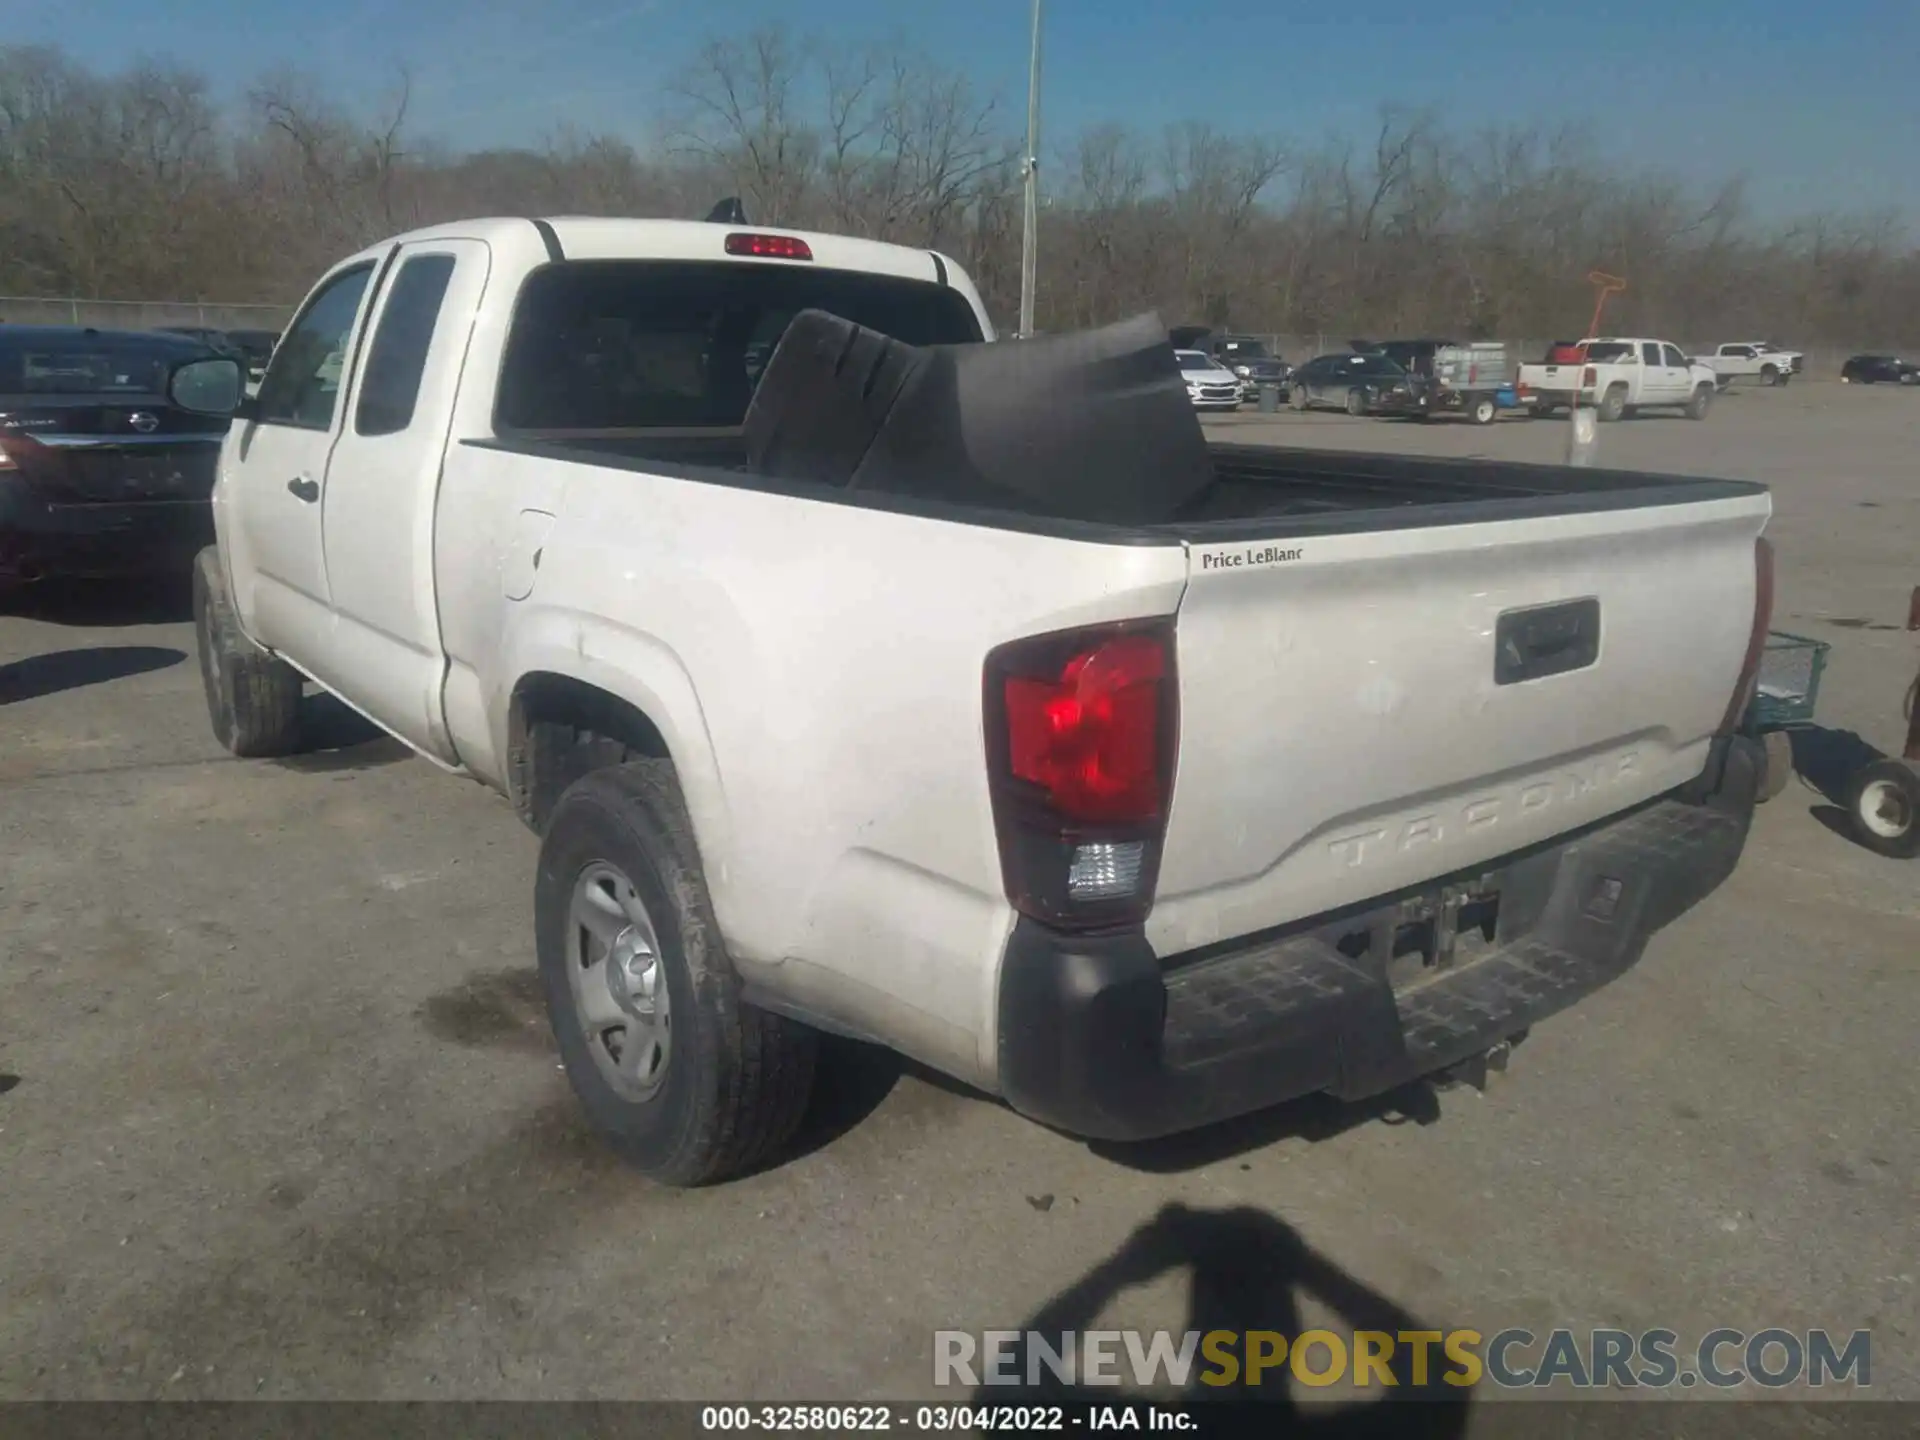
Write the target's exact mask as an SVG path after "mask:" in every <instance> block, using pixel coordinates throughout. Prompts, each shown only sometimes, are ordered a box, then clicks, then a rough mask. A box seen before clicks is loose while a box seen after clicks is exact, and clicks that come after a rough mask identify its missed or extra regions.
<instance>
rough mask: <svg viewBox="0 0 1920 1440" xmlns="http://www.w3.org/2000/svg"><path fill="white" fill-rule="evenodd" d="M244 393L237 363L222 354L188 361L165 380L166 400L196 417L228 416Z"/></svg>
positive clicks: (238, 405)
mask: <svg viewBox="0 0 1920 1440" xmlns="http://www.w3.org/2000/svg"><path fill="white" fill-rule="evenodd" d="M245 394H246V386H245V383H244V379H243V377H242V375H241V370H240V362H239V361H238V360H234V359H231V358H229V357H228V356H225V355H214V356H209V357H208V358H206V359H204V360H189V361H187V362H186V363H185V364H184V365H176V366H174V368H173V373H172V374H171V375H169V376H168V377H167V399H169V400H171V401H172V402H173V403H174V404H175V405H177V406H179V407H180V408H181V409H182V410H190V411H192V412H193V413H194V414H196V415H231V414H233V412H234V411H236V410H238V409H239V408H240V401H241V398H242V397H243V396H244V395H245Z"/></svg>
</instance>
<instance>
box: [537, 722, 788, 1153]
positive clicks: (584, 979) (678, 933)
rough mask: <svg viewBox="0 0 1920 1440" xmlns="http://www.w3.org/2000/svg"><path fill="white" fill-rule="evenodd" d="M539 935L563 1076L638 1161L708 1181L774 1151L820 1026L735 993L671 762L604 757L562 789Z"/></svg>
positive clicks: (543, 851)
mask: <svg viewBox="0 0 1920 1440" xmlns="http://www.w3.org/2000/svg"><path fill="white" fill-rule="evenodd" d="M534 936H535V941H536V948H537V950H538V953H539V958H540V974H541V981H542V988H543V989H544V991H545V992H546V1001H547V1014H548V1016H549V1018H550V1020H551V1021H552V1024H553V1032H554V1038H555V1039H556V1040H557V1041H558V1042H559V1046H560V1058H561V1061H562V1063H563V1066H564V1068H565V1070H566V1072H567V1078H568V1080H569V1081H571V1082H572V1084H573V1089H574V1093H575V1094H576V1095H577V1096H579V1098H580V1103H581V1105H582V1106H583V1107H584V1108H585V1110H586V1112H587V1116H588V1119H589V1120H591V1121H592V1123H593V1125H594V1126H595V1128H597V1129H598V1130H599V1131H600V1132H601V1133H602V1134H603V1135H604V1136H605V1137H606V1138H607V1140H608V1141H609V1142H610V1143H611V1144H612V1145H613V1146H614V1147H615V1148H616V1149H618V1150H619V1151H620V1152H621V1153H622V1154H623V1155H624V1156H625V1157H626V1158H627V1159H628V1160H630V1161H631V1162H632V1164H633V1165H634V1167H635V1168H636V1169H638V1170H639V1171H640V1172H641V1173H642V1174H644V1175H646V1176H648V1177H649V1178H651V1179H653V1180H656V1181H658V1182H660V1183H661V1184H664V1185H701V1184H706V1183H709V1182H712V1181H716V1180H724V1179H728V1178H730V1177H732V1176H735V1175H739V1174H741V1173H743V1172H745V1171H748V1170H752V1169H754V1168H756V1167H758V1166H760V1165H762V1164H765V1163H767V1162H769V1161H771V1160H773V1159H776V1158H777V1157H778V1155H779V1153H780V1151H781V1150H782V1148H783V1147H784V1146H785V1145H786V1144H787V1142H788V1141H789V1140H790V1139H791V1138H792V1137H793V1133H794V1131H795V1130H796V1129H797V1128H798V1127H799V1124H800V1120H801V1117H802V1116H803V1115H804V1114H805V1112H806V1107H807V1100H808V1097H809V1095H810V1094H811V1092H812V1089H813V1074H814V1064H815V1059H816V1055H817V1050H818V1036H817V1035H816V1034H815V1032H814V1031H812V1030H810V1029H808V1028H807V1027H806V1026H804V1025H801V1024H798V1023H797V1022H795V1021H792V1020H789V1019H787V1018H786V1017H784V1016H781V1015H775V1014H772V1013H771V1012H769V1011H765V1010H761V1009H758V1008H756V1007H755V1006H753V1005H750V1004H748V1003H747V1002H746V1001H745V1000H743V999H742V998H741V995H740V980H739V977H738V976H737V975H736V974H735V972H734V968H733V963H732V961H731V960H730V959H729V958H728V956H727V953H726V947H725V944H724V943H723V941H722V939H721V936H720V929H719V925H718V923H717V922H716V921H715V919H714V916H713V905H712V901H711V900H710V899H709V897H708V894H707V887H706V880H705V877H704V876H703V875H702V873H701V868H700V857H699V850H698V847H697V846H696V845H695V843H694V837H693V828H692V824H691V822H690V821H689V819H688V817H687V812H686V806H685V803H684V801H683V800H682V799H681V795H680V787H679V784H678V783H677V781H676V779H675V777H674V773H673V766H672V763H671V762H669V761H666V760H638V761H634V762H632V763H630V764H626V765H621V766H618V767H616V768H613V769H605V770H596V771H594V772H593V773H592V774H590V775H587V776H585V777H584V778H582V779H581V780H579V781H578V782H576V783H575V784H574V785H572V786H571V787H570V788H569V789H568V790H567V793H566V794H565V795H563V796H561V797H560V802H559V803H558V804H557V805H556V806H555V807H554V811H553V815H552V818H551V820H550V821H549V823H548V826H547V833H546V838H545V840H544V841H543V842H542V844H541V847H540V871H539V876H538V879H537V881H536V884H535V888H534Z"/></svg>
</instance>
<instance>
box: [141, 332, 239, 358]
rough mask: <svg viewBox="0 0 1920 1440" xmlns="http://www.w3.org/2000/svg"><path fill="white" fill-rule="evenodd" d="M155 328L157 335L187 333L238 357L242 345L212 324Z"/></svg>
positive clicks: (213, 347)
mask: <svg viewBox="0 0 1920 1440" xmlns="http://www.w3.org/2000/svg"><path fill="white" fill-rule="evenodd" d="M153 329H154V333H155V334H156V335H185V336H186V337H187V338H189V339H191V340H198V341H199V342H200V343H201V344H202V345H205V346H206V347H207V348H208V349H210V350H216V351H218V352H219V353H220V354H222V355H232V356H234V357H235V358H238V357H239V354H240V347H239V346H238V345H236V344H234V343H233V339H232V337H231V336H229V335H228V334H227V332H226V331H224V330H218V329H215V328H214V327H213V326H211V325H156V326H154V327H153Z"/></svg>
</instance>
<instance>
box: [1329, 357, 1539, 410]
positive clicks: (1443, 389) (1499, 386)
mask: <svg viewBox="0 0 1920 1440" xmlns="http://www.w3.org/2000/svg"><path fill="white" fill-rule="evenodd" d="M1348 343H1349V344H1350V345H1352V346H1353V348H1354V350H1355V351H1357V352H1358V353H1360V354H1364V355H1384V356H1386V357H1387V358H1388V359H1389V360H1392V361H1393V362H1394V363H1395V364H1397V365H1399V366H1401V367H1402V368H1403V369H1405V370H1407V371H1409V372H1410V373H1412V374H1414V375H1418V376H1420V377H1421V378H1422V379H1423V380H1425V381H1426V382H1427V383H1428V386H1429V408H1430V409H1431V410H1432V411H1433V412H1434V413H1440V412H1443V411H1450V412H1454V413H1458V414H1464V415H1466V416H1467V417H1468V418H1469V419H1471V420H1472V421H1473V422H1474V423H1475V424H1476V425H1491V424H1492V423H1493V422H1494V421H1495V420H1496V419H1498V418H1499V414H1500V410H1501V408H1502V406H1511V405H1512V404H1513V403H1514V400H1513V364H1512V362H1511V361H1510V360H1509V359H1508V356H1507V347H1506V346H1505V345H1503V344H1501V343H1500V342H1499V341H1497V340H1490V341H1473V342H1471V343H1469V344H1465V345H1463V344H1461V343H1459V342H1458V341H1456V340H1378V341H1375V340H1353V341H1349V342H1348Z"/></svg>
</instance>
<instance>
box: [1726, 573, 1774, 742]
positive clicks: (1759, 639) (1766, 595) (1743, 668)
mask: <svg viewBox="0 0 1920 1440" xmlns="http://www.w3.org/2000/svg"><path fill="white" fill-rule="evenodd" d="M1772 627H1773V542H1772V541H1771V540H1769V539H1767V538H1766V537H1765V536H1764V535H1763V536H1761V537H1760V538H1759V539H1758V540H1755V541H1754V542H1753V627H1752V629H1751V630H1749V631H1748V633H1747V655H1746V659H1744V660H1742V661H1741V662H1740V681H1739V683H1738V684H1737V685H1735V686H1734V689H1733V699H1732V700H1731V701H1730V702H1728V705H1727V713H1726V715H1725V717H1724V718H1722V720H1721V721H1720V733H1721V734H1722V735H1731V734H1732V733H1733V732H1734V731H1735V730H1736V729H1738V728H1739V725H1740V721H1741V720H1742V719H1743V718H1744V717H1745V715H1746V713H1747V706H1748V705H1750V704H1751V703H1753V692H1754V687H1755V686H1756V685H1758V684H1759V683H1760V662H1761V661H1762V660H1764V659H1765V658H1766V653H1767V632H1768V631H1769V630H1770V629H1771V628H1772Z"/></svg>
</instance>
